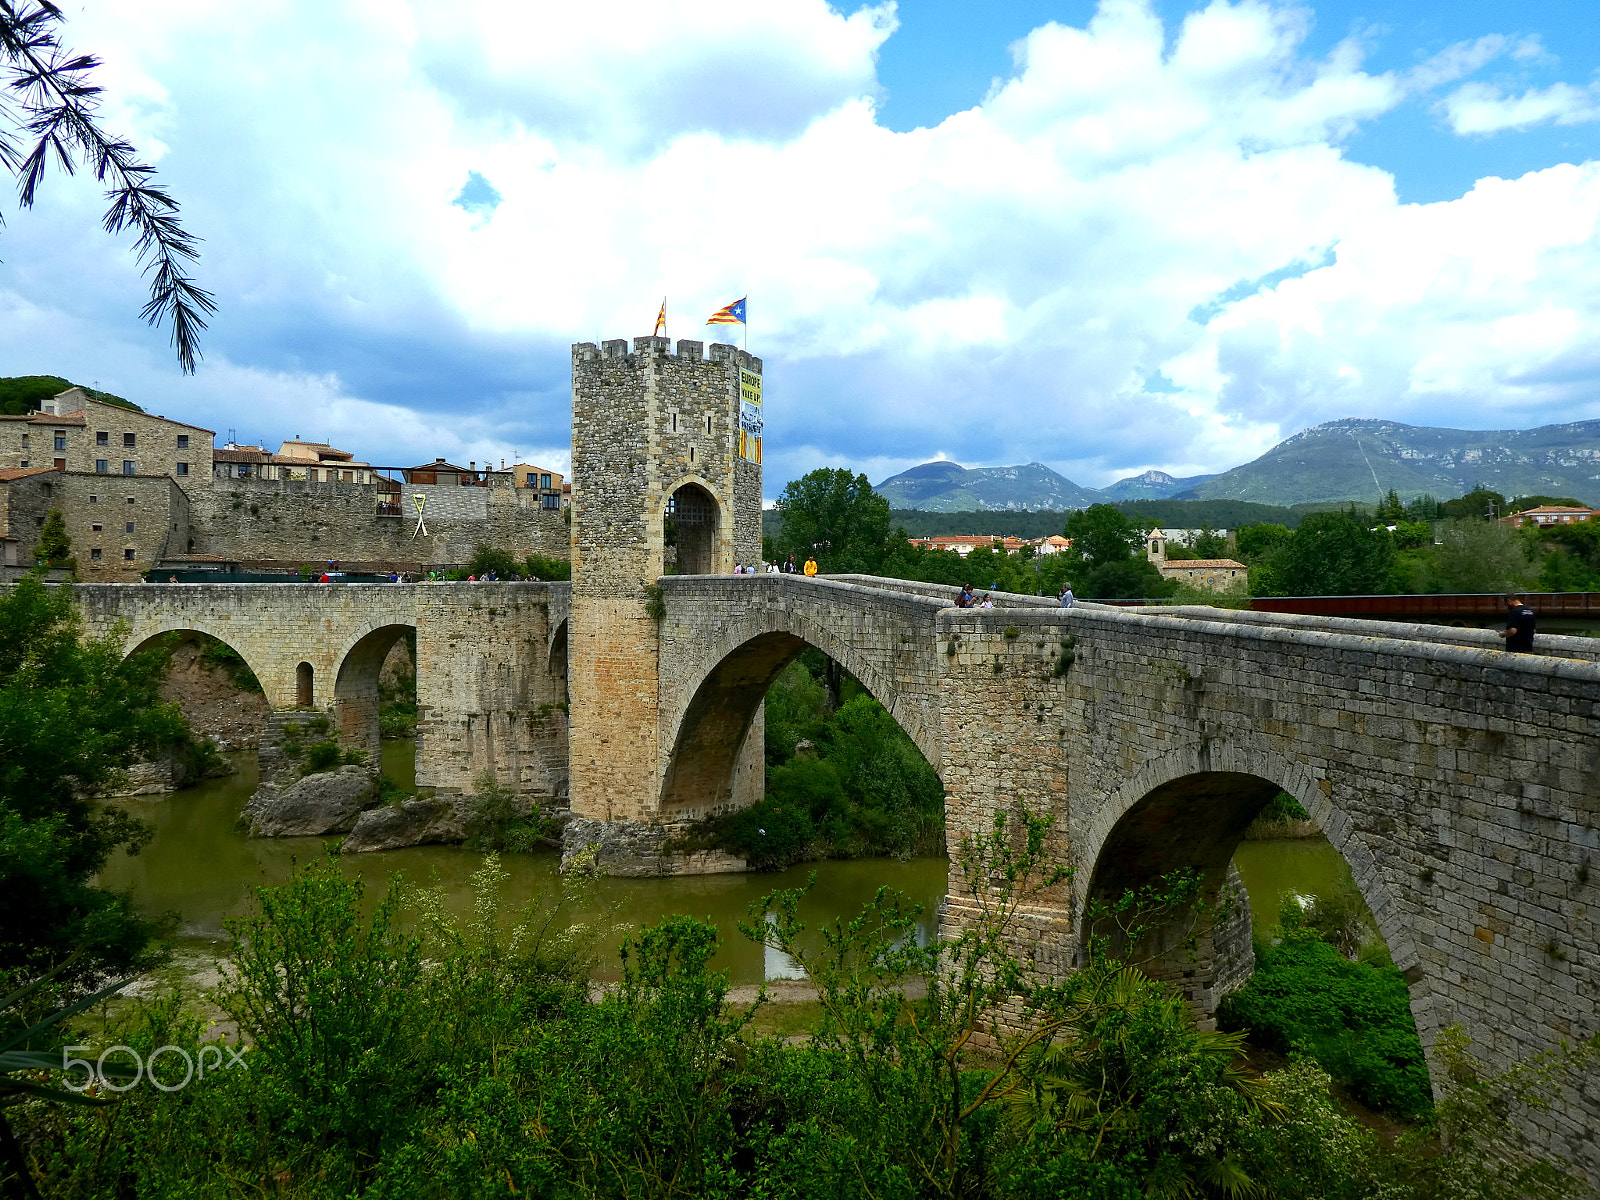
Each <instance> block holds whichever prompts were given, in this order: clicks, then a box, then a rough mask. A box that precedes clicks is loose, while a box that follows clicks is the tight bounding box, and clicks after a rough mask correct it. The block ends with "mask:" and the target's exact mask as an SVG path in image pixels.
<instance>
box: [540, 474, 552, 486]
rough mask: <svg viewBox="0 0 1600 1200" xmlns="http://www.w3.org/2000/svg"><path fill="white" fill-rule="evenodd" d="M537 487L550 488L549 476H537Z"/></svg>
mask: <svg viewBox="0 0 1600 1200" xmlns="http://www.w3.org/2000/svg"><path fill="white" fill-rule="evenodd" d="M539 486H540V487H542V488H547V487H549V486H550V476H548V475H541V476H539Z"/></svg>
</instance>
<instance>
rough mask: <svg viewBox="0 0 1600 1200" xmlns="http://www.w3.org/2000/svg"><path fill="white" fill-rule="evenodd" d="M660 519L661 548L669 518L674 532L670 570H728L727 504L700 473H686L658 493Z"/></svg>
mask: <svg viewBox="0 0 1600 1200" xmlns="http://www.w3.org/2000/svg"><path fill="white" fill-rule="evenodd" d="M662 495H663V499H662V501H661V511H660V512H659V513H658V514H656V519H657V520H659V521H660V522H661V531H662V539H663V552H664V551H665V539H666V525H667V521H668V520H671V521H672V522H673V528H674V531H675V535H676V539H677V542H676V547H675V550H676V555H675V565H674V574H677V575H721V574H726V573H727V572H728V571H729V570H731V564H729V563H727V562H725V561H724V558H725V555H724V553H723V543H724V542H725V541H726V540H727V534H728V532H729V531H728V530H727V529H725V528H724V526H725V525H726V523H727V516H726V509H727V505H726V504H725V503H724V502H723V499H722V497H720V496H718V495H717V490H716V488H714V487H712V486H711V484H710V483H709V482H708V481H707V480H706V479H705V478H704V477H703V476H700V475H686V476H684V477H683V478H682V479H679V480H678V481H677V482H676V483H674V484H673V485H672V486H671V488H670V489H668V490H667V491H665V492H663V493H662Z"/></svg>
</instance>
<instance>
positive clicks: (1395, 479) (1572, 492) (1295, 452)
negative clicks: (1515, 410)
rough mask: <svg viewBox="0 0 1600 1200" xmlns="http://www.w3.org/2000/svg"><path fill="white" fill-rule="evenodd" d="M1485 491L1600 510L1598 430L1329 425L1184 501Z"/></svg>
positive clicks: (1576, 426) (1293, 500) (1293, 501)
mask: <svg viewBox="0 0 1600 1200" xmlns="http://www.w3.org/2000/svg"><path fill="white" fill-rule="evenodd" d="M1479 486H1482V487H1486V488H1489V489H1491V490H1493V491H1496V492H1499V493H1501V494H1502V495H1506V496H1525V495H1534V494H1542V495H1559V496H1577V497H1579V498H1581V499H1582V500H1583V501H1584V502H1586V503H1589V504H1594V503H1595V502H1597V501H1600V421H1577V422H1573V423H1572V424H1567V425H1543V426H1540V427H1539V428H1537V429H1490V430H1469V429H1439V428H1430V427H1426V426H1418V425H1401V424H1399V423H1397V422H1394V421H1365V420H1354V419H1347V420H1341V421H1329V422H1328V423H1327V424H1325V425H1318V426H1316V427H1314V428H1312V429H1307V430H1305V431H1303V432H1301V433H1297V434H1295V435H1294V436H1293V437H1291V438H1287V439H1285V440H1284V441H1282V442H1279V443H1278V444H1277V445H1276V446H1274V447H1273V448H1272V449H1271V450H1268V451H1267V452H1266V453H1265V454H1263V455H1262V456H1261V457H1260V458H1258V459H1256V460H1255V461H1254V462H1248V463H1245V464H1244V465H1243V466H1239V467H1235V468H1233V470H1231V471H1226V472H1224V473H1223V474H1221V475H1218V476H1216V477H1215V478H1213V479H1208V480H1206V481H1205V482H1203V483H1201V484H1199V485H1198V486H1196V487H1194V488H1192V489H1191V490H1189V491H1188V492H1184V493H1181V495H1183V496H1184V497H1185V498H1187V499H1203V500H1224V499H1226V500H1248V501H1253V502H1256V503H1260V504H1283V505H1298V504H1317V503H1323V504H1328V503H1337V502H1339V501H1343V500H1363V501H1367V502H1369V503H1370V502H1372V501H1375V500H1377V499H1378V498H1379V497H1381V496H1382V495H1384V494H1385V493H1386V492H1388V491H1389V490H1390V489H1391V488H1392V489H1393V490H1394V491H1396V492H1398V493H1399V494H1400V497H1401V499H1403V500H1412V499H1415V498H1416V497H1418V496H1423V495H1430V496H1437V497H1440V498H1444V497H1447V496H1462V495H1465V494H1466V493H1468V492H1470V491H1472V490H1473V489H1474V488H1476V487H1479Z"/></svg>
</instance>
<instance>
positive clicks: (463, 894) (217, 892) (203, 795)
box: [101, 741, 1344, 983]
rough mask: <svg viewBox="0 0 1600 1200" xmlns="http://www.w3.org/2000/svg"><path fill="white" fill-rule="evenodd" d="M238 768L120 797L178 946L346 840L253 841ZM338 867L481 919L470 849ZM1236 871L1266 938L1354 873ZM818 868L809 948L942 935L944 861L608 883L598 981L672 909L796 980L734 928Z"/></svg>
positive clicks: (1299, 852) (148, 890)
mask: <svg viewBox="0 0 1600 1200" xmlns="http://www.w3.org/2000/svg"><path fill="white" fill-rule="evenodd" d="M414 753H415V743H413V742H410V741H390V742H385V743H384V744H383V770H384V774H386V775H388V776H389V777H390V778H391V779H394V780H395V781H396V782H397V783H400V784H402V785H404V786H407V787H409V786H411V784H412V781H413V779H414V777H415V773H414V761H415V760H414ZM235 762H236V765H237V766H238V767H239V771H238V774H235V775H231V776H228V777H227V778H225V779H215V780H211V781H209V782H207V783H204V784H201V785H200V786H199V787H194V788H189V789H187V790H185V791H182V792H177V793H174V794H172V795H170V796H163V797H136V798H133V799H130V800H125V801H120V802H119V803H121V804H123V805H124V806H126V807H127V808H128V809H129V810H130V811H132V812H134V813H136V814H137V815H139V816H141V817H142V818H144V819H145V820H148V821H150V822H151V823H152V824H153V825H154V826H155V835H154V837H153V838H152V839H151V841H150V843H149V845H147V846H146V847H145V848H144V850H143V851H141V852H140V853H139V854H137V855H134V856H131V857H130V856H127V855H123V854H118V855H117V856H116V857H115V858H114V859H113V860H112V861H111V862H109V863H108V864H107V865H106V869H105V871H104V872H103V874H102V876H101V881H102V883H104V884H105V885H106V886H109V887H113V888H118V889H127V890H128V891H130V892H131V893H132V894H133V897H134V900H135V902H136V903H137V904H138V905H139V907H140V908H141V909H142V910H143V911H145V912H149V913H166V912H173V913H176V914H177V917H178V930H179V932H178V937H179V939H180V940H181V941H185V942H189V943H191V944H192V948H194V949H202V948H204V947H206V946H212V947H216V946H220V945H221V944H222V943H223V941H224V940H225V939H226V936H227V935H226V931H225V929H224V926H223V922H224V921H225V920H226V919H228V918H230V917H238V916H243V915H245V914H246V913H248V912H249V911H251V904H252V900H253V898H254V894H255V893H254V889H255V888H256V887H258V886H260V885H263V884H279V883H282V882H283V881H284V880H285V879H287V878H288V876H289V873H290V872H291V871H292V870H293V869H294V868H295V866H296V865H297V864H303V863H306V862H308V861H311V860H312V859H315V858H317V857H319V856H320V855H322V854H323V853H324V850H323V846H324V842H325V841H326V844H328V845H333V844H335V843H336V842H337V839H321V838H249V837H246V836H245V835H244V832H243V831H242V830H241V829H239V828H238V827H237V825H236V824H235V820H236V818H237V817H238V814H239V810H240V808H242V807H243V805H244V802H245V801H246V800H247V799H248V798H249V796H250V794H251V792H253V791H254V790H255V787H256V762H255V756H254V755H253V754H242V755H239V756H237V758H236V760H235ZM338 861H339V866H340V869H341V870H343V871H345V872H347V873H348V874H350V875H351V876H353V877H355V878H357V879H360V880H361V881H362V883H363V884H364V885H365V886H366V889H367V896H368V900H369V903H370V902H371V901H372V900H373V899H375V898H376V897H377V896H378V895H381V894H382V892H383V890H384V889H385V888H386V887H387V886H388V885H389V883H390V882H391V880H393V879H394V878H395V877H396V876H398V875H403V876H404V878H405V879H406V881H407V882H408V883H412V884H418V885H424V886H428V885H437V886H439V887H441V888H442V889H443V894H444V898H445V904H446V907H447V908H449V910H450V911H451V912H453V913H455V914H456V915H457V916H461V917H465V916H467V915H469V913H470V910H471V889H470V887H469V885H468V878H469V877H470V876H471V875H472V874H473V872H475V871H477V870H478V869H479V868H480V867H481V866H482V864H483V855H482V854H479V853H476V852H474V851H470V850H465V849H463V848H461V847H460V846H416V847H413V848H411V849H408V850H392V851H387V852H384V853H378V854H356V855H351V856H349V857H346V858H340V859H339V860H338ZM501 861H502V865H503V866H504V868H505V871H506V872H507V874H508V875H509V876H510V878H509V879H508V881H507V883H506V891H505V894H504V897H503V899H504V909H505V911H506V912H507V914H508V915H510V916H514V915H515V914H516V913H517V912H518V911H520V910H521V909H522V908H523V907H524V906H525V905H526V904H527V903H528V901H529V900H530V899H532V898H533V897H534V896H535V895H538V894H540V893H544V894H550V892H551V890H552V889H557V888H559V887H560V886H561V882H560V875H559V874H558V872H557V869H556V868H557V863H558V856H557V855H555V854H554V853H548V854H507V855H504V856H502V860H501ZM1235 862H1236V863H1237V865H1238V867H1239V873H1240V874H1241V875H1242V876H1243V877H1244V882H1245V886H1246V888H1248V889H1249V892H1250V907H1251V911H1252V917H1253V918H1254V921H1255V924H1256V928H1257V930H1265V929H1266V928H1267V927H1269V926H1270V925H1272V924H1273V923H1274V922H1275V921H1276V920H1277V910H1278V897H1279V896H1280V895H1281V894H1282V893H1283V892H1284V891H1286V890H1293V891H1297V892H1302V893H1309V894H1312V895H1317V894H1320V893H1322V892H1324V891H1327V890H1331V889H1332V888H1334V887H1335V886H1336V885H1337V882H1338V880H1339V878H1340V876H1341V874H1342V873H1343V870H1344V863H1343V860H1342V859H1341V858H1340V857H1339V854H1338V852H1337V851H1335V850H1334V849H1333V847H1331V846H1330V845H1328V843H1327V842H1326V841H1324V840H1322V839H1321V838H1310V839H1304V840H1295V841H1272V842H1246V843H1244V844H1243V845H1242V846H1240V848H1239V852H1238V854H1237V855H1236V857H1235ZM813 871H815V872H816V876H817V882H816V886H815V887H814V888H813V889H812V891H811V893H810V894H809V895H808V896H807V897H806V899H805V901H804V903H803V904H802V906H801V914H802V917H803V919H804V920H805V921H806V923H807V925H808V926H810V927H811V930H812V933H813V942H814V941H815V940H816V939H815V937H814V935H815V931H816V929H817V927H818V926H819V925H821V924H822V923H825V922H831V921H832V920H833V919H834V918H836V917H845V918H849V917H851V916H854V915H855V914H856V913H857V912H859V911H860V908H861V906H862V905H863V904H865V903H866V902H867V901H869V900H870V899H871V898H872V896H873V894H874V892H876V890H877V889H878V888H879V887H880V886H888V887H892V888H896V889H898V890H900V891H901V892H903V893H905V895H906V896H907V897H909V898H910V899H911V900H912V901H914V902H915V903H919V904H921V905H922V906H923V912H922V916H921V918H920V919H919V922H918V928H917V938H918V940H919V941H920V942H923V943H924V944H925V943H926V942H927V941H928V940H929V939H930V938H931V937H932V936H933V935H934V932H935V928H936V912H937V909H938V906H939V902H940V900H941V899H942V898H943V896H944V892H945V882H946V877H947V863H946V861H945V860H944V859H942V858H925V859H913V860H911V861H909V862H900V861H896V860H894V859H881V858H874V859H858V860H855V861H852V862H819V863H803V864H801V865H799V866H796V867H792V868H790V869H789V870H787V871H784V872H781V873H778V874H771V875H766V874H750V875H692V876H683V877H679V878H674V879H602V880H598V881H596V883H595V885H594V887H595V893H596V898H597V903H598V905H599V907H600V908H601V909H602V910H614V913H615V915H614V918H613V919H614V920H615V921H616V922H618V923H619V924H620V925H621V926H622V927H623V929H622V930H621V931H620V932H618V933H616V934H615V935H614V936H612V937H610V938H609V939H607V940H606V942H605V943H604V945H603V950H602V955H601V965H600V972H599V973H600V974H601V975H602V976H603V977H609V976H614V975H615V974H616V964H617V957H616V953H615V951H616V948H617V946H618V944H619V943H620V942H621V939H622V937H623V936H625V935H626V932H627V931H629V930H633V929H638V928H639V927H641V926H644V925H648V924H651V923H653V922H655V921H659V920H660V919H661V918H663V917H665V916H668V915H671V914H673V913H687V914H689V915H690V916H695V917H703V918H707V919H709V920H711V921H712V922H714V923H715V924H716V926H717V928H718V929H719V930H720V931H721V934H722V949H721V951H720V952H719V954H718V957H717V959H716V965H717V966H719V967H723V968H726V969H727V970H728V972H729V975H730V978H731V979H732V981H733V982H734V983H755V982H759V981H761V980H762V979H764V978H766V979H781V978H791V977H793V976H794V975H795V974H796V968H795V966H794V964H793V963H792V962H788V961H785V956H783V955H779V954H776V953H775V952H771V951H765V952H764V950H763V948H762V947H760V946H757V945H754V944H752V943H751V942H749V941H748V940H746V939H745V937H744V936H743V935H742V934H741V933H740V932H739V928H738V922H739V921H740V920H741V919H743V918H744V917H745V915H746V910H747V908H748V906H749V904H750V902H751V901H752V900H756V899H758V898H760V897H761V896H763V895H765V894H766V893H768V892H770V891H773V890H775V889H778V888H791V887H800V886H803V885H804V884H805V882H806V880H807V878H808V877H809V876H810V874H811V873H812V872H813ZM587 915H589V916H592V915H593V914H592V913H591V914H587Z"/></svg>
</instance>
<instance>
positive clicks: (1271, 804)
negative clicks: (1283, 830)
mask: <svg viewBox="0 0 1600 1200" xmlns="http://www.w3.org/2000/svg"><path fill="white" fill-rule="evenodd" d="M1310 819H1311V814H1310V813H1308V812H1307V811H1306V810H1305V809H1304V808H1303V807H1301V804H1300V801H1298V800H1296V799H1295V798H1294V797H1293V796H1291V795H1290V794H1289V793H1288V792H1279V793H1278V794H1277V795H1276V796H1274V797H1273V798H1272V799H1271V800H1269V801H1267V806H1266V807H1265V808H1263V809H1262V810H1261V811H1260V812H1259V813H1257V814H1256V820H1258V821H1308V820H1310Z"/></svg>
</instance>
